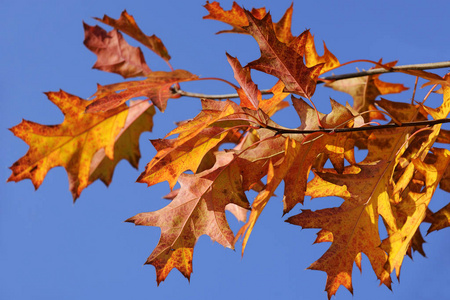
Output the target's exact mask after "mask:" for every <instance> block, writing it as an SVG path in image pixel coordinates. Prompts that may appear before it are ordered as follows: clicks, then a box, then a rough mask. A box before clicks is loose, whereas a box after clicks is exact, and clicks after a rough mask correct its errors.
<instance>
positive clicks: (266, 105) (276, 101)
mask: <svg viewBox="0 0 450 300" xmlns="http://www.w3.org/2000/svg"><path fill="white" fill-rule="evenodd" d="M283 91H284V84H283V82H282V81H278V82H277V83H276V84H275V85H274V86H273V87H272V88H271V89H270V90H269V92H271V93H272V94H273V96H272V97H271V98H269V99H261V101H260V102H259V105H258V108H259V109H261V110H262V111H263V112H265V113H266V114H267V115H268V116H273V115H274V114H275V113H276V112H277V111H279V110H281V109H283V108H286V107H288V106H289V103H288V102H287V101H283V100H284V99H285V98H286V97H287V96H288V95H289V93H285V92H283Z"/></svg>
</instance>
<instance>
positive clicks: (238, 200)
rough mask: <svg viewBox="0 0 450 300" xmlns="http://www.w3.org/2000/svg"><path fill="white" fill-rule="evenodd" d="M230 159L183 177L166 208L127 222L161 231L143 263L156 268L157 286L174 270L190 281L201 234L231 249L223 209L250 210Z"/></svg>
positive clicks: (228, 156) (222, 157) (224, 157)
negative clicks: (195, 249)
mask: <svg viewBox="0 0 450 300" xmlns="http://www.w3.org/2000/svg"><path fill="white" fill-rule="evenodd" d="M233 159H234V156H233V154H231V153H228V154H225V153H224V154H221V155H219V156H218V157H217V163H216V165H215V166H214V168H212V169H211V170H208V171H205V172H203V173H199V174H196V175H189V174H182V175H181V176H180V179H179V182H180V185H181V189H180V191H179V193H178V194H177V196H176V197H175V198H174V199H173V201H171V202H170V204H169V205H167V206H166V207H164V208H162V209H160V210H158V211H155V212H148V213H140V214H138V215H136V216H134V217H132V218H129V219H128V220H127V222H132V223H135V224H136V225H146V226H158V227H160V228H161V238H160V241H159V243H158V245H157V246H156V248H155V249H154V250H153V252H152V254H151V255H150V256H149V258H148V259H147V261H146V264H152V265H153V266H155V269H156V274H157V282H158V284H159V283H160V282H161V281H163V280H164V279H165V278H166V277H167V275H168V274H169V272H170V271H171V270H172V269H173V268H177V269H178V270H179V271H180V272H181V273H182V274H183V275H184V276H185V277H187V278H188V279H189V278H190V274H191V273H192V256H193V252H194V246H195V243H196V242H197V240H198V238H199V237H200V236H202V235H204V234H206V235H208V236H210V238H211V239H212V240H213V241H216V242H218V243H219V244H221V245H223V246H224V247H228V248H233V240H234V235H233V232H232V231H231V229H230V228H229V225H228V222H227V220H226V217H225V207H226V206H227V205H228V204H230V203H232V204H236V205H238V206H240V207H242V208H249V205H248V201H247V198H246V196H245V194H244V191H243V189H242V182H241V180H240V179H239V178H240V176H239V167H238V165H237V164H236V163H233Z"/></svg>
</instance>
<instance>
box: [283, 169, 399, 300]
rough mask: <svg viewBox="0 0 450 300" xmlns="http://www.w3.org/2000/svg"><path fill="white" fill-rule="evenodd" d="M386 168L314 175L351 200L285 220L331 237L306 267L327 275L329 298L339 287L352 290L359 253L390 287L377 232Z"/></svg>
mask: <svg viewBox="0 0 450 300" xmlns="http://www.w3.org/2000/svg"><path fill="white" fill-rule="evenodd" d="M386 167H387V164H386V163H385V162H379V163H376V164H370V165H369V164H367V165H366V164H360V165H358V167H347V168H346V170H345V171H344V174H342V175H341V174H334V173H317V174H318V175H319V176H320V177H321V178H322V179H324V180H326V181H328V182H330V183H334V184H337V185H340V186H343V185H345V186H346V187H347V190H348V192H349V193H350V197H349V198H348V199H347V200H346V201H345V202H344V203H343V204H342V205H341V206H340V207H335V208H326V209H322V210H318V211H315V212H313V211H310V210H303V211H302V213H300V214H298V215H296V216H293V217H290V218H288V219H287V222H289V223H291V224H295V225H299V226H302V227H303V228H321V229H324V230H327V231H329V232H331V233H332V234H333V243H332V244H331V247H330V248H329V249H328V250H327V252H325V254H324V255H323V256H322V257H321V258H320V259H319V260H318V261H316V262H314V263H313V264H312V265H311V266H310V267H309V269H313V270H321V271H325V272H326V273H327V275H328V276H327V284H326V288H325V289H326V290H327V293H328V298H330V297H331V296H332V295H334V294H335V293H336V291H337V289H338V288H339V286H341V285H343V286H344V287H346V288H347V289H348V290H349V291H350V292H352V291H353V287H352V279H351V274H352V267H353V262H354V261H355V259H357V255H358V254H359V253H360V252H363V253H364V254H366V255H367V257H368V258H369V260H370V262H371V265H372V267H373V269H374V271H375V274H376V275H377V277H378V279H379V280H380V282H381V283H383V284H385V285H387V286H388V287H390V284H391V279H390V276H389V273H388V272H386V271H385V270H384V268H383V267H384V264H385V262H386V261H387V256H386V254H385V253H384V251H383V250H381V249H380V248H379V245H380V243H381V241H380V237H379V232H378V219H379V211H380V209H381V207H382V206H385V205H386V204H385V203H386V201H388V199H386V196H385V192H384V190H385V185H384V184H383V183H382V181H381V180H383V179H382V178H385V179H384V180H386V176H385V173H386V170H385V169H386ZM380 178H381V179H380ZM329 191H330V190H329V189H328V190H327V191H323V194H322V196H323V197H325V196H332V194H330V193H329ZM316 196H320V195H316ZM383 217H384V216H383Z"/></svg>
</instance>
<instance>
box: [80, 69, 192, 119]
mask: <svg viewBox="0 0 450 300" xmlns="http://www.w3.org/2000/svg"><path fill="white" fill-rule="evenodd" d="M197 79H198V77H197V75H194V74H191V73H190V72H188V71H185V70H175V71H171V72H163V71H156V72H151V73H150V74H148V75H147V76H146V78H145V79H143V80H138V81H125V82H119V83H114V84H109V85H103V86H102V85H99V86H98V87H97V92H95V94H94V95H92V97H95V98H94V99H93V102H92V103H91V104H89V105H88V106H87V108H86V112H87V113H94V112H101V111H108V110H110V109H113V108H115V107H117V106H119V105H121V104H123V103H125V102H126V101H128V100H130V99H133V98H137V97H147V98H149V100H151V101H152V102H153V104H155V106H156V107H158V108H159V110H160V111H164V110H165V109H166V106H167V100H168V99H169V98H178V97H179V95H177V94H174V92H173V91H172V90H171V87H172V86H173V85H174V84H176V83H179V82H185V81H192V80H197Z"/></svg>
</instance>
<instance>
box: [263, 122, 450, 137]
mask: <svg viewBox="0 0 450 300" xmlns="http://www.w3.org/2000/svg"><path fill="white" fill-rule="evenodd" d="M443 123H450V119H438V120H426V121H416V122H405V123H402V124H400V125H398V124H385V125H377V126H366V127H356V128H321V129H313V130H298V129H284V128H277V127H273V126H265V127H261V128H265V129H269V130H273V131H275V132H276V133H277V134H283V133H288V134H309V133H316V132H328V133H332V132H336V133H338V132H353V131H368V130H380V129H389V128H400V127H414V126H432V125H436V124H443Z"/></svg>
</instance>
